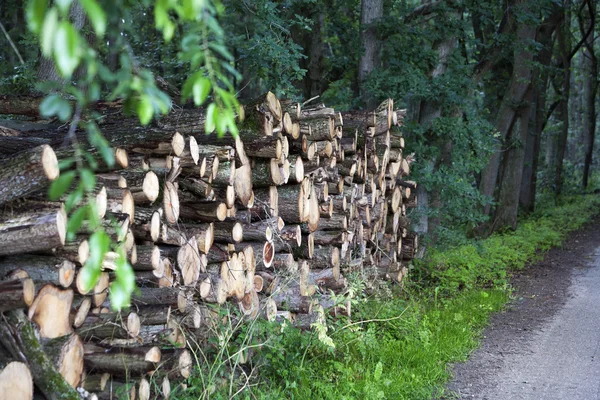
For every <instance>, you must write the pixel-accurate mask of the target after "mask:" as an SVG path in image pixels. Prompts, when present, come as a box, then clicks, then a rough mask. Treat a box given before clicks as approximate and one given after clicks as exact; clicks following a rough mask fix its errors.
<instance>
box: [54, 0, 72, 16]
mask: <svg viewBox="0 0 600 400" xmlns="http://www.w3.org/2000/svg"><path fill="white" fill-rule="evenodd" d="M72 2H73V0H54V4H56V5H57V6H58V8H59V9H60V12H61V13H62V14H63V15H67V13H68V12H69V8H71V3H72Z"/></svg>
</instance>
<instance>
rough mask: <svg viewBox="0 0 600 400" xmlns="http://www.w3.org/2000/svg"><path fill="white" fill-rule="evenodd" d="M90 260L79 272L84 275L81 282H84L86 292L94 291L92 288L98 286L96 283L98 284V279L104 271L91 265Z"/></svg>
mask: <svg viewBox="0 0 600 400" xmlns="http://www.w3.org/2000/svg"><path fill="white" fill-rule="evenodd" d="M90 260H91V258H88V260H87V261H86V262H85V265H84V266H83V268H81V269H80V270H79V274H81V275H82V278H81V281H82V282H83V289H84V290H85V291H86V292H87V291H90V290H92V288H93V287H94V286H96V282H98V278H99V277H100V273H101V272H102V269H101V268H96V266H95V265H92V264H91V262H90Z"/></svg>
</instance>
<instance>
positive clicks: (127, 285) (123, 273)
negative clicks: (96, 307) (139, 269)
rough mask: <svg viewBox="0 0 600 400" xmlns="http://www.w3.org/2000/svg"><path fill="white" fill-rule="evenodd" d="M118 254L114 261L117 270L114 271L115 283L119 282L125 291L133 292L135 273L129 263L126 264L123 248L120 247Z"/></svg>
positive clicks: (125, 254)
mask: <svg viewBox="0 0 600 400" xmlns="http://www.w3.org/2000/svg"><path fill="white" fill-rule="evenodd" d="M118 252H119V258H117V260H116V264H117V269H116V271H115V275H116V278H117V282H119V284H120V285H122V286H123V288H124V289H125V290H126V291H128V292H133V290H134V289H135V273H134V272H133V268H132V267H131V265H130V264H129V262H127V253H126V251H125V248H124V247H123V246H120V247H119V251H118Z"/></svg>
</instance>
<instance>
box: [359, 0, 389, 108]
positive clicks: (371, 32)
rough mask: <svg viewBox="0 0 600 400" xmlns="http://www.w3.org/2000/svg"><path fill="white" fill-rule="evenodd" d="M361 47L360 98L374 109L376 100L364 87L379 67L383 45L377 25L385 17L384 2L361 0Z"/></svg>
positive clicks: (380, 0) (379, 0)
mask: <svg viewBox="0 0 600 400" xmlns="http://www.w3.org/2000/svg"><path fill="white" fill-rule="evenodd" d="M360 7H361V8H360V25H361V31H360V45H361V48H362V50H363V52H362V54H361V56H360V59H359V62H358V81H359V85H360V96H361V98H362V100H363V102H364V103H365V104H366V105H367V107H374V106H375V102H376V99H375V98H374V97H373V96H372V94H371V93H369V91H368V90H367V88H366V87H365V85H364V82H365V80H366V78H367V77H368V76H369V75H370V74H371V72H373V71H374V70H375V68H377V67H378V66H379V60H380V54H379V52H380V48H381V43H380V41H379V39H378V37H377V26H376V23H377V21H378V20H380V19H381V18H382V17H383V0H361V3H360Z"/></svg>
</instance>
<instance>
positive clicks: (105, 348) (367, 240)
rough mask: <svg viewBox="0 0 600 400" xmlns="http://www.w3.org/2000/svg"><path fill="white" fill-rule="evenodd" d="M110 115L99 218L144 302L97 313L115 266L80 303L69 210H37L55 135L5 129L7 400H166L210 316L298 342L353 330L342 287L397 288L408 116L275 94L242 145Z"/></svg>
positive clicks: (408, 195)
mask: <svg viewBox="0 0 600 400" xmlns="http://www.w3.org/2000/svg"><path fill="white" fill-rule="evenodd" d="M107 115H110V116H109V117H106V118H105V121H104V122H101V124H100V128H101V130H102V133H103V135H104V137H105V138H106V139H107V141H108V143H109V144H110V145H111V146H112V148H113V149H114V156H115V160H116V162H115V166H114V167H112V168H109V167H108V166H107V165H99V168H100V170H101V171H102V173H100V174H98V176H97V180H96V182H97V188H96V191H95V192H94V196H95V198H94V199H95V203H96V212H97V213H98V217H100V218H101V220H102V221H103V223H104V226H105V229H106V231H107V232H108V233H109V234H110V236H111V237H112V239H113V241H114V242H119V243H122V244H124V246H125V248H126V250H127V254H128V257H129V262H130V264H131V265H132V266H133V269H134V271H135V277H136V282H137V286H138V288H139V289H138V290H137V291H136V292H135V293H134V295H133V297H132V304H131V308H130V309H128V310H127V311H123V312H119V313H118V312H113V310H112V309H111V305H110V302H109V298H108V292H109V287H110V283H111V281H113V279H114V274H115V268H116V263H115V258H116V257H118V255H117V254H115V253H108V254H107V255H106V257H105V258H104V260H103V263H102V266H103V271H102V273H101V275H100V278H99V280H98V283H97V284H96V286H95V287H94V288H93V289H92V290H89V291H88V290H86V288H85V284H84V282H85V280H86V276H85V274H84V273H80V271H82V270H81V267H82V266H83V265H84V264H85V263H86V260H87V258H88V257H89V253H90V252H89V243H88V238H89V235H88V234H85V233H81V234H78V235H77V236H76V237H75V239H74V240H71V241H66V242H65V237H66V230H67V215H66V213H65V209H64V204H63V202H64V201H66V202H69V201H72V200H73V199H71V198H68V197H67V198H64V199H62V200H63V202H49V201H47V200H45V197H46V194H47V189H48V187H49V185H50V183H51V181H53V180H55V179H56V178H57V177H58V176H59V174H60V172H59V168H58V163H57V159H58V160H60V159H66V158H69V157H71V156H72V151H73V150H71V149H70V147H68V146H67V147H61V143H63V142H65V132H63V131H61V130H60V129H59V130H55V129H49V128H47V127H43V128H41V129H40V128H39V127H36V126H35V124H33V126H32V124H28V125H27V126H25V125H24V126H23V127H22V128H21V129H14V128H15V127H14V126H13V127H10V128H9V127H0V148H1V151H0V153H1V154H2V160H1V161H0V205H1V206H2V209H1V210H0V212H1V213H0V279H2V281H0V312H2V313H3V317H2V320H1V321H0V343H1V346H0V370H2V368H3V370H2V372H1V373H0V393H5V394H7V396H8V394H12V395H13V396H12V398H15V399H16V398H19V399H21V398H22V399H26V398H31V397H32V393H33V385H34V384H35V388H36V390H37V391H39V392H40V393H42V394H43V395H45V396H46V397H47V398H49V399H51V398H56V397H57V393H58V392H59V391H63V392H64V393H69V390H71V391H72V392H71V393H76V390H77V391H79V392H80V393H83V394H84V395H88V396H90V397H93V398H98V399H108V398H113V397H111V396H114V393H115V392H117V391H119V390H121V391H125V392H126V393H127V395H128V396H129V398H132V399H133V398H136V399H137V398H139V399H148V398H150V397H153V398H154V397H160V398H168V397H169V393H170V391H171V387H172V385H174V384H178V385H179V384H182V385H183V384H184V382H185V379H186V378H188V377H189V376H190V373H191V371H192V369H193V364H194V357H193V356H192V353H191V351H190V350H191V348H192V347H193V346H195V345H202V344H203V343H206V339H207V338H208V337H209V336H210V335H211V331H212V329H213V328H214V326H215V323H216V321H217V320H218V318H217V317H216V315H217V313H216V309H217V307H218V305H221V304H223V303H225V302H227V301H230V302H233V303H235V304H236V305H237V307H239V310H240V313H241V314H242V315H245V316H247V317H248V318H255V317H258V316H260V317H264V318H266V319H268V320H272V321H282V322H283V321H288V322H289V323H291V324H293V325H295V326H297V327H299V328H301V329H307V328H310V326H311V324H312V323H314V322H315V321H323V318H324V316H325V315H326V314H331V315H340V314H344V315H350V312H351V310H350V303H349V302H348V303H343V304H336V303H335V302H334V300H333V296H332V293H334V294H339V293H343V292H344V291H345V290H346V288H347V277H348V276H350V275H351V274H355V273H356V274H360V276H361V277H362V278H361V279H364V280H365V281H368V282H372V281H376V280H377V279H388V280H392V281H396V282H400V281H402V279H403V277H404V276H405V275H406V273H407V261H408V260H410V259H411V258H413V256H414V254H415V250H416V247H417V237H416V236H415V235H414V234H413V233H411V232H410V231H409V230H408V224H409V221H408V218H407V217H406V209H407V208H410V207H415V205H416V197H415V195H414V189H415V187H416V184H415V183H414V182H411V181H406V180H404V177H405V176H407V175H408V173H409V165H410V161H411V160H410V157H406V158H405V157H403V154H402V150H403V148H404V139H403V138H402V136H401V134H400V131H399V130H398V127H399V126H401V124H402V120H403V118H404V112H403V111H400V110H398V111H397V110H394V107H393V101H392V100H386V101H384V102H383V103H382V104H381V105H380V106H379V107H378V108H377V109H376V110H373V111H369V112H366V111H354V112H347V113H340V112H336V111H335V110H333V109H331V108H327V107H325V106H324V105H322V104H318V105H300V104H298V103H295V102H292V101H285V100H281V101H280V100H279V99H277V97H276V96H275V95H273V94H272V93H270V92H269V93H267V94H266V95H263V96H261V97H260V98H258V99H256V100H255V101H254V102H252V103H251V104H246V105H245V106H244V107H243V108H241V109H240V112H239V115H238V116H237V118H238V121H239V132H240V135H239V136H238V137H232V136H230V135H225V137H223V138H220V139H217V138H216V135H209V136H207V135H205V134H204V133H203V129H204V125H205V124H204V112H203V110H198V109H194V110H188V109H182V110H178V111H172V112H171V113H170V114H168V115H167V116H164V117H162V118H161V119H159V120H158V121H156V122H154V123H153V124H152V125H151V126H149V127H141V126H139V125H138V124H137V122H136V120H135V119H132V118H130V117H126V116H123V115H121V114H120V113H119V112H111V113H107ZM17 128H18V127H17ZM77 135H79V136H78V139H79V143H82V144H85V143H87V139H86V135H85V133H81V134H77ZM85 146H86V145H84V147H85ZM86 148H87V150H88V151H89V152H90V153H92V154H94V153H95V152H96V150H95V148H94V147H92V146H87V147H86ZM62 173H65V172H64V171H63V172H62ZM77 184H78V183H77V182H74V185H77ZM73 187H74V186H73ZM84 228H85V227H84ZM83 231H85V229H84V230H83ZM15 377H16V378H15ZM63 378H64V379H63ZM150 382H153V385H152V388H151V385H150ZM73 388H77V389H73ZM15 395H16V397H15ZM7 398H8V397H7ZM61 398H62V397H61ZM65 398H68V397H65Z"/></svg>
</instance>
